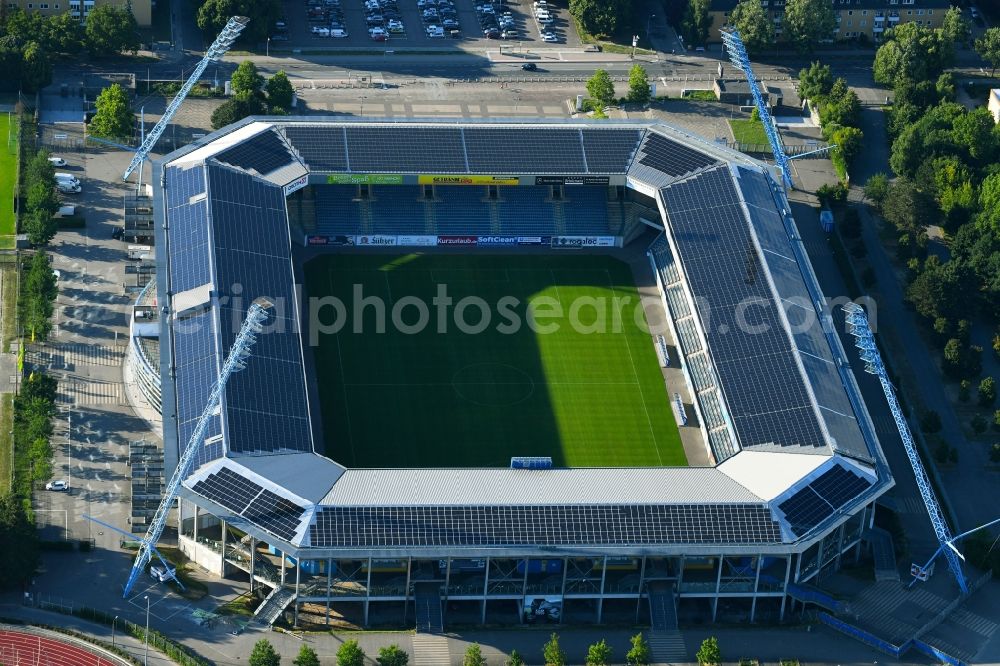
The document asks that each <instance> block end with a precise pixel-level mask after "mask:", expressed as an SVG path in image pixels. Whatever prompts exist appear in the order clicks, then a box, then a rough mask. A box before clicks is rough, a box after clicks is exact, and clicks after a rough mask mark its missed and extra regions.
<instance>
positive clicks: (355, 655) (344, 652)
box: [337, 640, 365, 666]
mask: <svg viewBox="0 0 1000 666" xmlns="http://www.w3.org/2000/svg"><path fill="white" fill-rule="evenodd" d="M364 664H365V651H364V650H362V649H361V646H360V645H358V642H357V641H356V640H349V641H344V642H343V643H342V644H341V646H340V648H339V649H338V650H337V666H364Z"/></svg>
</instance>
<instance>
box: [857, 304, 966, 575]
mask: <svg viewBox="0 0 1000 666" xmlns="http://www.w3.org/2000/svg"><path fill="white" fill-rule="evenodd" d="M844 312H845V314H846V321H847V331H848V333H850V334H851V335H853V336H854V339H855V340H854V346H856V347H857V348H858V349H859V350H861V360H862V361H864V362H865V372H867V373H868V374H871V375H875V376H876V377H878V380H879V382H880V383H881V384H882V392H883V393H885V399H886V400H887V401H888V403H889V411H890V412H892V418H893V419H894V420H895V421H896V428H897V429H898V430H899V437H900V439H902V440H903V448H904V449H906V457H907V458H909V459H910V466H911V467H913V476H914V477H916V480H917V488H918V489H919V490H920V497H921V498H923V500H924V506H925V507H926V508H927V515H928V516H930V519H931V525H933V527H934V534H935V536H937V540H938V544H939V548H938V551H937V552H935V553H934V557H937V555H938V553H942V552H943V553H944V556H945V559H947V560H948V568H949V569H951V572H952V574H954V576H955V580H956V581H957V582H958V587H959V588H960V589H961V590H962V594H968V593H969V586H968V584H967V583H966V581H965V574H964V573H963V572H962V563H961V561H959V558H960V557H961V555H960V554H959V552H958V551H957V550H956V549H955V547H954V546H953V545H952V544H953V543H954V542H955V540H956V539H955V538H953V537H952V536H951V530H950V529H949V528H948V523H947V522H945V519H944V514H943V513H942V512H941V507H940V505H939V504H938V501H937V497H935V495H934V488H933V487H931V482H930V480H929V479H928V478H927V472H926V471H925V470H924V464H923V463H922V462H921V461H920V455H919V454H918V453H917V447H916V444H915V443H914V441H913V435H912V434H911V433H910V426H909V424H907V422H906V417H905V416H904V415H903V410H902V408H900V406H899V400H898V399H897V398H896V390H895V389H894V388H893V387H892V382H890V381H889V375H888V374H887V373H886V370H885V365H884V364H883V363H882V355H881V354H880V353H879V351H878V347H877V346H876V345H875V338H874V336H873V335H872V329H871V327H870V326H869V325H868V315H866V314H865V311H864V309H863V308H862V307H861V306H860V305H858V304H857V303H848V304H847V305H845V306H844ZM962 536H964V535H962ZM934 557H932V558H931V560H930V562H933V561H934ZM930 562H928V566H929V565H930Z"/></svg>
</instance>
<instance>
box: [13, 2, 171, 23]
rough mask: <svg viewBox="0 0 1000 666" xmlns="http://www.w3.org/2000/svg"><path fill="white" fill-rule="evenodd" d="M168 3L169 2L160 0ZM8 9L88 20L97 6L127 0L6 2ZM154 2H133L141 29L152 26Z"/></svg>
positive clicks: (123, 3) (122, 4)
mask: <svg viewBox="0 0 1000 666" xmlns="http://www.w3.org/2000/svg"><path fill="white" fill-rule="evenodd" d="M160 1H161V2H167V1H168V0H160ZM6 2H7V9H18V8H19V9H23V10H24V11H26V12H38V13H40V14H42V15H43V16H53V15H55V14H62V13H63V12H71V13H72V14H73V16H74V17H76V18H79V19H80V20H86V18H87V14H89V13H90V10H92V9H93V8H94V7H95V6H97V5H103V4H108V3H110V4H113V5H117V6H119V7H124V6H125V5H126V4H127V2H126V0H6ZM153 2H154V0H132V2H131V5H132V14H133V15H135V20H136V22H137V23H138V24H139V25H140V26H141V27H146V26H148V25H149V24H150V22H151V20H152V15H153Z"/></svg>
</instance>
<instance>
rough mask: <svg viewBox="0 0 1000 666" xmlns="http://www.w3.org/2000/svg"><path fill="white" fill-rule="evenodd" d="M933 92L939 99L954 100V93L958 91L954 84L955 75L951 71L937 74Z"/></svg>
mask: <svg viewBox="0 0 1000 666" xmlns="http://www.w3.org/2000/svg"><path fill="white" fill-rule="evenodd" d="M934 92H936V93H937V96H938V99H939V100H942V101H945V102H954V101H955V94H956V93H957V92H958V89H957V88H956V86H955V75H954V74H952V73H951V72H944V73H943V74H942V75H941V76H939V77H938V79H937V83H935V84H934Z"/></svg>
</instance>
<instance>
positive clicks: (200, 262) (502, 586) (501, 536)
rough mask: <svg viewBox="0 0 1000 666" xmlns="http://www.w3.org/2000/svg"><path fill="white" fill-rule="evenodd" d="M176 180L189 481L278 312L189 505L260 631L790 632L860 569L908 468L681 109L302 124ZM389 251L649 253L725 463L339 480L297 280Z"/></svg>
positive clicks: (191, 536) (762, 201)
mask: <svg viewBox="0 0 1000 666" xmlns="http://www.w3.org/2000/svg"><path fill="white" fill-rule="evenodd" d="M154 168H155V173H154V184H155V186H154V194H153V196H154V202H153V203H154V211H155V213H154V215H155V240H156V257H157V264H158V269H159V270H158V273H157V277H156V283H155V289H156V296H157V300H156V303H157V307H158V308H159V310H158V321H159V331H158V337H159V355H158V361H157V359H156V358H155V355H150V354H147V353H146V352H144V349H146V348H147V347H148V345H147V346H144V345H137V344H135V340H133V344H132V345H131V346H130V349H131V350H132V351H131V353H132V354H133V355H140V356H141V358H139V359H138V360H137V361H133V363H132V365H133V366H134V367H140V368H143V367H144V368H145V371H144V372H145V374H146V375H147V377H146V381H141V382H136V383H137V384H138V385H139V387H140V388H141V389H142V390H143V391H144V392H149V393H150V394H155V395H153V396H152V397H153V398H155V403H156V404H158V405H160V406H161V413H162V417H163V418H162V426H163V436H164V456H165V462H166V470H167V473H168V474H169V473H170V472H171V471H172V470H173V468H174V467H175V466H176V463H177V459H178V451H179V450H180V449H181V447H184V446H187V445H189V444H188V440H189V438H190V436H191V433H192V432H193V430H194V427H195V424H196V422H197V421H198V419H199V417H200V416H201V414H202V412H203V410H204V409H205V405H206V402H207V400H208V397H209V394H210V392H211V390H212V388H213V386H214V384H215V382H216V380H217V378H218V375H219V371H220V368H221V366H222V363H223V360H224V359H225V356H226V353H227V351H228V349H229V348H230V346H231V345H232V343H233V341H234V339H235V336H236V333H237V332H238V330H239V326H240V324H241V323H242V320H243V315H244V313H245V310H246V307H247V306H248V305H249V304H250V303H251V302H252V301H253V300H254V299H255V298H257V297H259V296H266V297H268V298H269V299H270V300H272V301H274V302H276V303H279V304H281V306H280V307H276V308H275V311H274V314H272V321H271V322H270V323H271V326H269V330H268V331H267V332H266V333H264V334H261V335H260V336H258V338H259V339H258V342H257V343H256V345H255V347H254V349H253V353H252V356H251V357H250V358H249V360H248V361H247V363H246V369H245V370H243V371H241V372H238V373H236V374H234V375H233V376H232V379H231V380H230V381H229V383H228V385H227V387H226V389H225V392H224V393H223V395H222V401H221V408H220V409H219V410H218V411H217V412H216V413H214V414H212V415H211V416H210V418H211V423H210V426H209V428H208V436H207V437H206V438H205V440H204V441H198V442H192V443H191V444H190V446H196V447H198V456H197V459H196V460H195V462H194V465H193V467H192V469H191V471H190V473H189V475H188V476H187V478H186V479H185V481H184V488H183V491H182V499H181V500H180V506H179V510H178V531H179V536H180V545H181V548H182V550H183V551H184V552H185V553H187V554H188V555H189V556H190V558H191V559H192V560H194V561H196V562H197V563H198V564H200V565H201V566H203V567H206V568H207V569H209V570H210V571H212V572H214V573H215V574H218V575H220V576H228V577H243V578H246V577H249V578H250V579H251V580H252V581H253V583H252V587H253V588H255V589H259V590H260V592H259V594H261V595H262V596H266V599H265V600H264V602H263V603H262V604H261V605H260V607H259V608H258V611H257V617H258V620H259V621H260V622H263V623H272V622H275V621H276V620H278V619H279V618H282V617H283V616H284V617H285V618H286V619H288V620H292V619H294V621H295V622H296V623H312V624H320V625H323V624H332V623H337V624H344V623H346V624H350V625H356V626H370V625H374V624H379V625H387V624H388V625H399V626H413V624H414V623H416V624H417V627H418V629H421V630H426V631H440V630H441V629H442V628H443V627H444V626H445V625H446V624H447V623H449V622H462V623H463V624H465V623H473V624H474V623H480V622H482V623H486V622H491V623H511V624H516V623H518V622H521V621H529V622H530V621H560V622H570V623H571V622H598V623H600V622H622V621H623V622H632V623H635V622H637V621H638V622H644V621H649V622H651V624H652V625H653V627H654V628H671V627H676V624H677V621H678V617H680V618H681V620H682V621H686V620H696V619H697V620H700V621H751V622H752V621H780V620H783V619H784V618H785V617H786V614H787V613H789V612H790V611H791V609H792V607H793V604H794V603H795V601H796V599H802V598H803V595H804V594H806V593H807V590H806V589H805V588H803V587H802V585H803V584H804V583H806V582H808V581H809V580H810V579H814V578H816V577H817V576H822V575H825V574H827V573H829V572H831V571H833V570H836V569H837V568H839V567H840V566H841V564H842V563H844V562H845V561H847V562H853V561H854V560H855V559H856V558H857V557H858V556H859V554H860V551H861V546H862V542H863V541H864V540H865V538H866V537H867V534H868V530H869V529H870V528H871V527H872V525H873V518H874V502H875V500H876V498H878V497H879V496H880V495H881V494H882V493H884V492H886V491H887V490H888V489H889V488H890V487H892V484H893V480H892V478H891V476H890V473H889V469H888V466H887V464H886V462H885V459H884V456H883V453H882V450H881V448H880V445H879V442H878V440H877V438H876V434H875V430H874V427H873V425H872V422H871V419H870V417H869V414H868V411H867V409H866V407H865V404H864V402H863V400H862V397H861V394H860V391H859V389H858V386H857V383H856V381H855V377H854V375H853V373H852V371H851V365H850V359H849V357H848V355H847V354H846V353H845V350H844V348H843V346H842V343H841V341H840V339H839V337H838V335H837V332H836V329H835V326H834V323H833V320H832V318H831V316H830V312H829V310H828V308H826V307H825V303H826V300H825V298H824V296H823V294H822V293H821V291H820V287H819V285H818V283H817V280H816V277H815V275H814V274H813V270H812V267H811V265H810V263H809V259H808V258H807V256H806V252H805V249H804V248H803V245H802V242H801V240H800V238H799V233H798V230H797V227H796V225H795V222H794V220H793V219H792V216H791V213H790V207H789V204H788V202H787V200H786V198H785V195H784V193H783V191H782V189H781V187H780V186H779V183H778V182H777V181H776V180H775V178H774V177H772V174H771V173H770V172H769V167H767V166H765V165H763V164H762V163H760V162H758V161H755V160H753V159H751V158H749V157H747V156H745V155H743V154H740V153H737V152H734V151H731V150H729V149H727V148H725V147H723V146H719V145H716V144H714V143H711V142H708V141H705V140H704V139H701V138H699V137H697V136H693V135H691V134H689V133H686V132H684V131H681V130H678V129H676V128H673V127H671V126H668V125H664V124H660V123H656V122H620V123H619V122H609V121H601V122H599V123H591V122H585V121H576V120H574V121H569V122H553V121H549V120H546V121H541V120H527V121H519V120H518V121H505V122H476V121H472V120H465V119H463V120H435V121H425V122H417V121H398V122H396V121H393V122H373V121H367V120H352V119H343V118H322V117H316V118H313V117H308V118H305V117H303V118H295V117H283V118H248V119H246V120H244V121H242V122H241V123H238V124H236V125H232V126H230V127H227V128H225V129H223V130H220V131H218V132H215V133H213V134H210V135H208V136H206V137H204V138H202V139H199V140H198V141H196V142H195V143H193V144H191V145H189V146H187V147H185V148H183V149H181V150H178V151H176V152H174V153H171V154H170V155H168V156H166V157H165V158H164V159H163V160H161V161H159V162H157V163H156V164H155V167H154ZM377 252H381V253H388V252H395V256H397V257H398V256H402V255H409V254H413V253H422V256H424V255H428V254H434V253H443V254H452V255H455V254H462V255H463V256H466V257H472V260H475V255H477V254H478V255H487V254H490V255H492V256H495V255H497V254H501V255H502V254H503V253H510V254H511V255H515V254H517V255H518V256H520V255H523V254H529V255H532V254H533V255H549V256H552V255H554V254H556V253H558V254H560V256H564V255H565V254H567V253H575V254H576V255H582V254H585V253H601V252H604V253H631V256H638V258H639V259H640V261H639V263H640V264H642V265H644V266H645V267H646V270H648V272H649V275H650V283H651V284H650V287H651V289H650V290H649V293H650V294H654V295H657V294H658V296H659V299H658V300H659V303H658V304H657V307H661V308H662V311H663V312H665V313H666V315H667V316H666V322H667V327H666V329H665V330H664V332H663V335H662V336H650V340H649V347H650V348H654V347H657V348H660V352H661V356H660V359H661V363H662V364H667V363H669V364H670V366H671V368H672V369H673V371H675V372H678V373H679V374H678V375H677V376H678V377H682V380H679V381H681V386H680V388H679V389H678V390H677V391H676V392H674V391H673V390H670V391H669V392H667V391H665V396H664V398H663V405H664V409H666V410H671V409H673V411H674V415H675V417H676V420H677V421H678V424H679V426H680V431H681V433H682V437H683V438H685V439H686V440H688V441H689V442H695V444H694V447H695V449H697V450H698V451H700V453H699V455H696V456H692V454H691V453H690V449H689V454H688V459H689V460H693V459H694V458H699V456H700V459H701V460H704V461H705V462H703V463H697V464H696V463H694V462H692V465H691V466H686V467H662V466H652V467H622V466H619V467H582V468H581V467H575V468H574V467H568V466H567V467H563V466H561V465H558V464H556V465H554V466H552V467H549V468H544V469H523V468H517V467H516V466H515V465H513V464H512V465H510V466H509V467H508V466H507V465H503V466H496V467H480V468H467V467H460V468H459V467H455V468H449V467H436V468H432V467H428V468H395V467H392V466H391V465H392V461H390V460H387V461H386V466H385V467H381V468H371V467H368V468H352V467H350V466H347V465H344V464H341V462H338V460H341V461H342V460H344V458H343V457H338V455H337V452H338V443H337V442H331V441H329V437H324V434H323V433H324V427H323V425H322V424H323V420H322V419H321V418H320V415H319V413H318V412H320V411H321V410H320V408H319V406H318V402H317V400H316V398H315V396H316V394H317V386H316V385H317V382H322V381H323V377H318V376H317V371H316V366H315V364H314V363H313V353H314V352H313V349H312V347H311V346H310V344H309V339H308V337H307V333H308V331H307V329H308V326H309V322H308V320H307V316H306V314H304V312H305V308H306V295H304V294H303V293H302V289H301V285H302V282H303V278H302V275H303V266H302V265H303V263H304V262H305V261H307V260H312V259H314V258H315V257H317V256H322V255H327V256H328V257H329V256H331V255H333V259H330V260H331V261H336V256H343V257H347V258H348V259H353V258H356V257H350V256H348V255H350V254H355V255H357V254H364V253H377ZM307 286H308V285H307ZM147 291H148V290H147ZM145 298H146V299H147V300H148V299H149V294H148V293H147V294H145ZM652 300H657V299H655V298H654V299H652ZM747 304H750V307H748V306H747ZM709 309H711V312H710V313H709ZM709 315H711V316H710V317H709ZM740 317H743V318H744V319H748V320H751V323H752V324H753V326H752V327H748V326H747V325H746V324H747V321H742V322H741V321H740V319H739V318H740ZM749 329H752V330H749ZM761 331H763V332H761ZM150 336H151V337H155V336H156V333H155V332H148V331H147V337H150ZM144 354H145V355H144ZM671 357H672V360H668V359H671ZM355 362H362V361H361V360H357V359H355ZM654 364H655V358H654ZM678 366H679V370H678V369H677V368H678ZM157 375H158V376H157ZM350 390H351V389H350V387H349V386H347V385H345V389H344V392H345V397H349V392H350ZM151 401H152V400H151ZM396 411H397V410H396V409H395V406H394V405H393V404H391V403H387V404H384V405H382V409H381V411H380V412H379V413H380V414H381V417H380V418H383V419H393V418H395V417H394V413H396ZM447 417H448V414H441V415H440V418H442V419H444V418H447ZM512 417H513V418H516V414H512ZM673 421H674V419H671V420H670V422H671V423H673ZM609 439H613V436H609ZM324 440H327V441H324ZM448 445H449V446H451V447H455V446H460V445H461V442H457V443H455V442H451V443H449V444H448ZM615 445H616V442H614V441H609V442H607V446H608V447H614V446H615ZM685 446H686V447H689V446H691V445H690V444H686V445H685ZM324 453H325V454H326V455H324ZM647 618H648V620H647Z"/></svg>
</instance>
